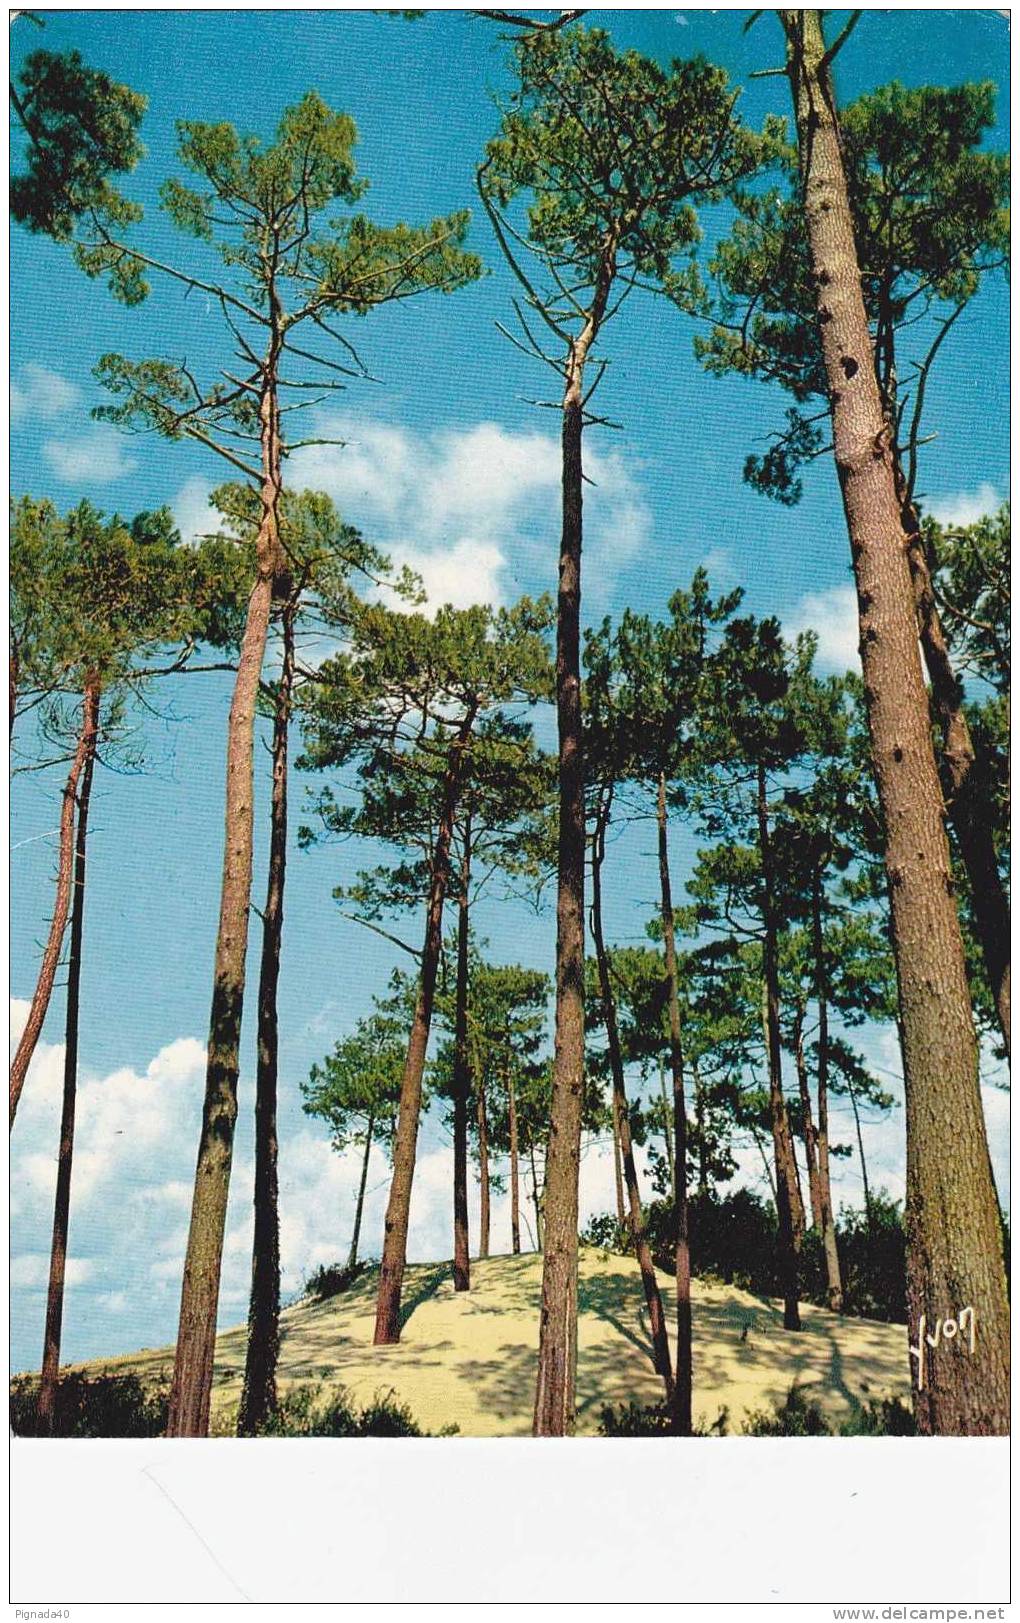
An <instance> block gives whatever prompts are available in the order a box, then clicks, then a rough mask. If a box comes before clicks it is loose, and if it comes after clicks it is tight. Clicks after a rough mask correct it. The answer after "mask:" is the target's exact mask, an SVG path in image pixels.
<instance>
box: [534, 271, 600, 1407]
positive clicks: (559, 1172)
mask: <svg viewBox="0 0 1020 1623" xmlns="http://www.w3.org/2000/svg"><path fill="white" fill-rule="evenodd" d="M614 269H615V248H611V249H610V250H609V252H608V254H607V258H606V261H605V263H604V265H603V270H602V274H601V279H600V285H599V288H598V291H597V293H596V299H595V308H594V310H593V313H592V314H591V316H590V317H589V319H588V320H587V322H586V323H585V325H584V328H583V329H582V332H581V333H580V335H579V336H578V337H577V338H576V339H574V340H573V341H572V342H571V345H570V349H569V352H568V355H567V366H566V386H565V389H564V395H563V418H562V431H561V448H562V491H563V527H562V533H561V539H560V565H559V592H558V598H557V616H556V720H557V730H558V735H559V841H558V852H557V874H558V887H557V897H556V1031H555V1045H554V1058H553V1086H552V1099H551V1102H550V1108H549V1140H548V1146H547V1150H546V1170H545V1249H544V1252H543V1262H542V1307H541V1317H540V1320H539V1342H538V1378H537V1381H536V1386H535V1414H534V1422H533V1431H534V1434H535V1436H536V1437H565V1436H570V1435H571V1434H572V1433H573V1430H574V1396H575V1388H576V1380H577V1212H578V1178H579V1175H580V1166H581V1116H582V1110H583V1105H584V853H585V827H584V764H583V761H582V750H581V541H582V512H583V495H582V490H583V477H584V475H583V464H582V456H581V441H582V433H583V427H584V368H585V362H586V360H587V356H588V351H589V350H590V348H591V345H592V342H593V340H594V338H595V335H596V333H597V332H598V328H599V325H600V323H601V319H602V315H603V314H604V312H605V307H606V300H607V299H608V296H609V289H610V286H611V285H612V278H613V271H614Z"/></svg>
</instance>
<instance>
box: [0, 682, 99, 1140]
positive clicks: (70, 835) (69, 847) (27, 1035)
mask: <svg viewBox="0 0 1020 1623" xmlns="http://www.w3.org/2000/svg"><path fill="white" fill-rule="evenodd" d="M93 725H94V723H93V721H92V720H91V719H90V715H89V709H88V697H87V695H86V699H85V705H84V708H83V710H82V723H81V728H80V729H79V732H78V739H77V742H76V744H75V750H74V755H73V756H72V757H71V767H70V771H69V772H68V774H67V782H66V783H65V784H64V793H63V798H62V800H61V805H60V832H59V837H58V846H57V887H56V896H55V898H54V902H53V917H52V918H51V919H50V928H49V934H48V935H47V937H46V946H45V948H44V949H43V955H42V962H41V964H40V965H39V975H38V978H37V979H36V983H35V991H34V992H33V993H32V1003H31V1006H30V1008H29V1011H28V1019H27V1020H26V1022H25V1029H24V1031H23V1032H22V1033H21V1040H20V1042H19V1043H18V1046H17V1049H16V1050H15V1054H14V1059H13V1060H12V1061H11V1128H12V1129H13V1127H14V1117H15V1115H16V1114H17V1110H18V1101H19V1099H20V1098H21V1090H22V1088H23V1087H24V1086H25V1077H26V1076H27V1074H28V1067H29V1065H30V1063H31V1060H32V1055H33V1054H34V1053H35V1048H36V1044H37V1043H38V1041H39V1034H40V1032H41V1031H42V1028H43V1022H44V1021H45V1019H46V1011H47V1010H48V1008H49V1006H50V998H51V997H52V995H53V983H54V981H55V980H56V977H57V965H58V964H59V962H60V949H61V946H62V945H63V940H64V931H65V929H66V928H67V914H68V909H69V908H70V905H71V876H72V873H73V870H74V823H75V815H74V814H75V807H76V805H77V796H78V783H79V780H80V779H81V775H82V772H83V771H84V769H85V763H86V760H87V759H88V756H89V753H90V750H91V749H92V748H93V745H91V744H90V743H89V738H90V732H91V729H92V727H93Z"/></svg>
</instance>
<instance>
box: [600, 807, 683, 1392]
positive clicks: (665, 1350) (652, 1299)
mask: <svg viewBox="0 0 1020 1623" xmlns="http://www.w3.org/2000/svg"><path fill="white" fill-rule="evenodd" d="M611 793H612V791H611V790H610V791H609V792H608V793H605V792H603V794H601V795H600V799H599V809H598V814H597V816H596V820H595V827H594V829H593V831H592V844H591V933H592V939H593V941H594V943H595V961H596V964H597V967H598V975H599V991H600V993H601V995H602V1007H603V1010H604V1013H605V1021H606V1038H607V1041H608V1046H609V1068H610V1072H611V1075H612V1079H613V1099H614V1102H615V1104H616V1114H617V1117H618V1119H619V1123H620V1149H621V1151H622V1155H623V1171H624V1177H625V1179H626V1184H627V1201H628V1208H629V1209H628V1218H629V1223H628V1226H629V1228H630V1237H631V1243H632V1245H633V1247H634V1254H635V1256H636V1257H637V1264H638V1268H639V1269H640V1272H641V1284H642V1285H643V1287H644V1292H645V1302H646V1303H647V1306H648V1323H649V1328H650V1330H651V1335H652V1361H653V1363H654V1365H655V1368H656V1370H657V1371H658V1373H659V1374H660V1375H661V1376H662V1381H663V1384H664V1386H665V1388H666V1402H667V1404H672V1402H673V1361H672V1357H671V1355H670V1350H669V1337H668V1335H667V1332H666V1315H665V1313H664V1312H663V1308H662V1297H661V1296H660V1294H659V1285H658V1281H657V1280H656V1277H655V1265H654V1263H653V1262H652V1251H651V1247H650V1246H649V1244H648V1234H647V1231H646V1229H645V1218H644V1212H643V1211H642V1209H641V1192H640V1189H639V1188H638V1178H637V1167H636V1166H635V1163H634V1145H633V1142H632V1139H631V1132H630V1114H629V1112H628V1109H627V1088H626V1083H625V1081H624V1074H623V1055H622V1053H621V1050H620V1034H619V1030H618V1028H617V1023H616V999H615V997H614V996H613V988H612V983H611V980H610V975H609V955H608V953H607V951H606V943H605V936H604V934H603V929H602V863H603V860H604V858H605V852H606V828H607V825H608V822H609V810H610V795H611Z"/></svg>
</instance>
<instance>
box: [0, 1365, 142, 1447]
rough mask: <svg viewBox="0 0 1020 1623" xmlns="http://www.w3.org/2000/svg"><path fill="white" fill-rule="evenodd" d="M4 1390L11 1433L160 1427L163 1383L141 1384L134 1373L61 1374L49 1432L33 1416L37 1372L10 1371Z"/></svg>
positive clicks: (135, 1432)
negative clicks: (8, 1399) (7, 1392)
mask: <svg viewBox="0 0 1020 1623" xmlns="http://www.w3.org/2000/svg"><path fill="white" fill-rule="evenodd" d="M10 1391H11V1430H12V1431H13V1432H14V1435H15V1436H16V1437H41V1436H53V1437H161V1436H162V1435H163V1433H164V1432H165V1431H166V1423H167V1414H168V1411H169V1407H170V1387H169V1385H168V1384H160V1385H146V1384H145V1383H144V1382H143V1381H141V1380H140V1379H139V1377H138V1376H137V1375H84V1374H77V1375H64V1376H62V1377H61V1379H60V1380H59V1381H58V1383H57V1396H56V1406H55V1410H54V1424H53V1428H52V1430H51V1431H50V1430H44V1429H43V1428H42V1427H41V1426H40V1424H39V1420H38V1416H37V1406H38V1402H39V1378H38V1376H32V1375H19V1376H15V1378H14V1380H12V1381H11V1388H10Z"/></svg>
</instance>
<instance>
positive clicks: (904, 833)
mask: <svg viewBox="0 0 1020 1623" xmlns="http://www.w3.org/2000/svg"><path fill="white" fill-rule="evenodd" d="M781 17H782V21H783V25H784V28H785V31H786V35H787V43H788V50H787V62H788V71H789V77H790V83H791V88H792V91H793V102H794V110H795V114H796V121H797V132H798V146H799V153H800V167H801V178H802V183H803V191H804V212H805V223H806V228H807V237H808V246H809V252H810V259H811V269H812V276H813V281H814V285H815V288H816V296H817V302H818V315H819V331H820V336H821V344H822V353H823V358H824V363H825V370H826V375H827V380H828V391H829V401H830V405H831V409H832V424H833V441H834V447H835V457H836V466H837V470H838V474H839V480H840V486H841V491H842V496H843V506H844V511H845V514H846V521H847V528H848V532H849V537H850V550H851V556H852V560H853V566H854V573H855V577H856V584H857V599H858V608H859V614H860V633H861V663H862V667H863V673H864V694H865V703H866V706H867V712H868V725H869V730H870V735H871V749H872V760H873V765H874V770H875V778H876V782H877V786H878V795H879V802H880V805H881V809H882V818H883V822H884V825H885V831H886V866H887V869H888V874H889V888H890V896H891V903H892V918H891V931H892V940H893V948H894V952H895V957H896V969H897V978H898V983H899V1001H900V1023H901V1030H902V1035H903V1067H904V1081H905V1091H906V1127H907V1199H906V1227H907V1321H908V1326H909V1333H910V1334H912V1335H916V1334H917V1333H918V1327H919V1324H920V1322H921V1319H922V1316H923V1317H924V1319H925V1320H926V1322H927V1323H928V1324H929V1325H932V1324H934V1323H935V1322H936V1321H938V1320H940V1319H944V1318H945V1317H946V1316H947V1315H953V1314H956V1313H958V1312H959V1311H961V1310H962V1309H963V1308H964V1307H970V1308H972V1309H973V1311H974V1315H975V1318H976V1320H977V1323H978V1324H979V1325H980V1326H981V1332H980V1334H979V1337H978V1339H977V1342H976V1345H975V1349H974V1352H973V1354H972V1355H971V1356H969V1357H967V1356H964V1355H962V1354H961V1352H960V1351H959V1349H958V1348H957V1347H956V1346H955V1345H954V1343H953V1342H945V1343H943V1344H942V1346H941V1347H940V1348H939V1349H938V1351H937V1352H935V1353H933V1355H932V1357H931V1358H930V1359H929V1360H928V1361H927V1366H928V1367H927V1378H926V1381H925V1385H924V1388H923V1390H920V1391H918V1390H916V1386H915V1394H914V1401H915V1412H916V1416H917V1421H918V1426H919V1429H920V1430H921V1431H922V1432H924V1433H941V1434H948V1435H960V1434H966V1435H972V1434H999V1433H1003V1432H1005V1431H1006V1430H1007V1428H1008V1424H1009V1315H1008V1307H1007V1299H1006V1280H1005V1271H1004V1267H1003V1261H1002V1230H1001V1223H1000V1216H999V1209H998V1204H997V1201H996V1196H995V1188H994V1184H993V1180H992V1172H991V1163H990V1160H989V1155H988V1143H987V1138H986V1135H985V1127H984V1120H983V1115H982V1109H981V1096H980V1090H979V1084H978V1063H977V1062H978V1053H977V1041H976V1037H975V1032H974V1022H973V1016H972V1011H971V1005H970V992H969V987H968V984H967V974H966V966H965V962H964V953H963V942H962V938H961V933H960V921H959V917H958V914H957V909H956V901H955V898H954V896H953V890H952V872H951V867H950V858H949V844H948V840H947V837H946V831H945V827H944V824H943V820H942V818H943V800H942V793H941V787H940V783H939V777H938V771H937V768H936V763H935V755H934V750H933V746H932V738H931V726H930V712H929V705H928V695H927V693H926V691H925V686H924V679H923V675H922V671H921V660H920V655H919V651H918V640H917V629H918V628H917V613H916V603H915V597H914V588H913V584H912V581H911V578H910V568H909V561H908V541H909V538H908V536H907V535H906V534H905V533H904V527H903V522H902V515H901V512H900V504H899V501H898V499H897V492H896V480H895V469H894V466H893V462H894V451H893V446H892V444H891V435H890V432H889V427H888V425H887V424H886V422H885V420H884V416H883V410H882V401H881V396H880V393H879V389H878V383H877V380H876V378H875V369H874V365H873V364H872V349H871V335H870V331H869V328H868V321H867V316H866V312H865V309H864V301H863V297H862V292H861V271H860V266H859V264H858V260H857V254H856V248H855V243H854V231H853V218H852V214H851V210H850V203H849V198H848V194H847V185H846V175H845V172H844V169H843V161H842V152H841V146H840V134H839V128H838V122H837V117H836V109H835V101H834V97H833V90H832V82H831V75H830V72H829V62H828V58H827V57H826V51H825V43H824V39H823V36H822V27H821V17H820V14H819V13H818V12H810V11H784V12H782V13H781Z"/></svg>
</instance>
